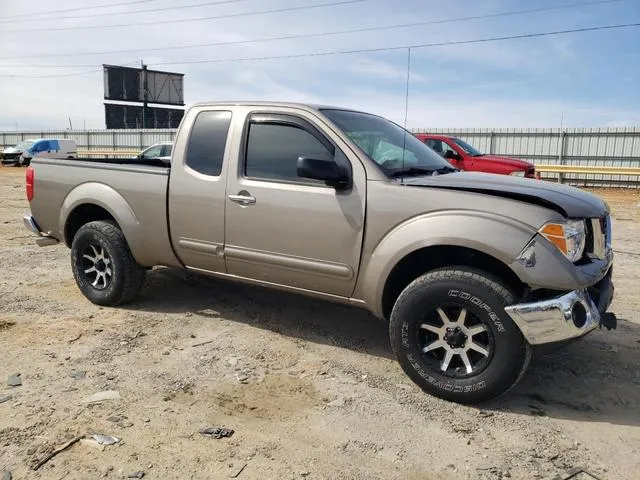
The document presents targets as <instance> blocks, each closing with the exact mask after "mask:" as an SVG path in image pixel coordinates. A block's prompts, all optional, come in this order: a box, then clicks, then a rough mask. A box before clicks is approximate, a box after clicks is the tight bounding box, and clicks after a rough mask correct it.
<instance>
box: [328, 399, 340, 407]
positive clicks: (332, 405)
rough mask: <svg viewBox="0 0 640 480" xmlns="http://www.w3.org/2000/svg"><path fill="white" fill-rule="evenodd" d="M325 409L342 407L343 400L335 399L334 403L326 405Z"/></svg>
mask: <svg viewBox="0 0 640 480" xmlns="http://www.w3.org/2000/svg"><path fill="white" fill-rule="evenodd" d="M327 407H344V398H336V399H335V400H334V401H332V402H329V403H327Z"/></svg>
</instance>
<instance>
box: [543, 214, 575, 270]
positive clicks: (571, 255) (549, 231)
mask: <svg viewBox="0 0 640 480" xmlns="http://www.w3.org/2000/svg"><path fill="white" fill-rule="evenodd" d="M539 233H540V234H541V235H542V236H543V237H545V238H546V239H547V240H549V241H550V242H551V243H553V244H554V245H555V246H556V247H558V249H559V250H560V251H561V252H562V253H563V254H564V256H565V257H567V258H568V259H569V260H570V261H571V262H576V261H578V260H580V258H582V254H583V253H584V245H585V242H586V234H585V227H584V220H569V221H568V222H567V223H547V224H546V225H545V226H543V227H542V228H541V229H540V231H539Z"/></svg>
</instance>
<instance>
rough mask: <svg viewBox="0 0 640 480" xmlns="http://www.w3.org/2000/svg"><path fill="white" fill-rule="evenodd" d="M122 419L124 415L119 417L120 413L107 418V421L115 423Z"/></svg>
mask: <svg viewBox="0 0 640 480" xmlns="http://www.w3.org/2000/svg"><path fill="white" fill-rule="evenodd" d="M120 420H122V417H119V416H118V415H113V416H112V417H109V418H107V422H113V423H118V422H119V421H120Z"/></svg>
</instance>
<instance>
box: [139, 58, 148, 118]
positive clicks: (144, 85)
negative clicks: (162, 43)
mask: <svg viewBox="0 0 640 480" xmlns="http://www.w3.org/2000/svg"><path fill="white" fill-rule="evenodd" d="M140 65H141V66H142V89H143V92H142V95H143V97H142V98H143V104H142V128H147V102H148V100H149V98H148V92H149V86H148V84H147V66H146V65H145V64H144V62H143V61H142V60H140Z"/></svg>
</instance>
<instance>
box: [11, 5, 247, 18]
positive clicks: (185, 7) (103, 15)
mask: <svg viewBox="0 0 640 480" xmlns="http://www.w3.org/2000/svg"><path fill="white" fill-rule="evenodd" d="M248 1H251V0H221V1H220V0H219V1H216V2H204V3H195V4H192V5H180V6H173V7H159V8H147V9H144V10H129V11H127V12H109V13H92V14H91V15H70V16H66V17H51V18H48V19H47V20H71V19H75V18H92V17H107V16H114V15H133V14H135V13H149V12H164V11H167V10H184V9H187V8H197V7H209V6H213V5H224V4H229V3H240V2H248ZM31 21H33V19H31V18H27V19H24V20H7V19H4V18H3V19H0V22H11V23H21V22H31Z"/></svg>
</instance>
